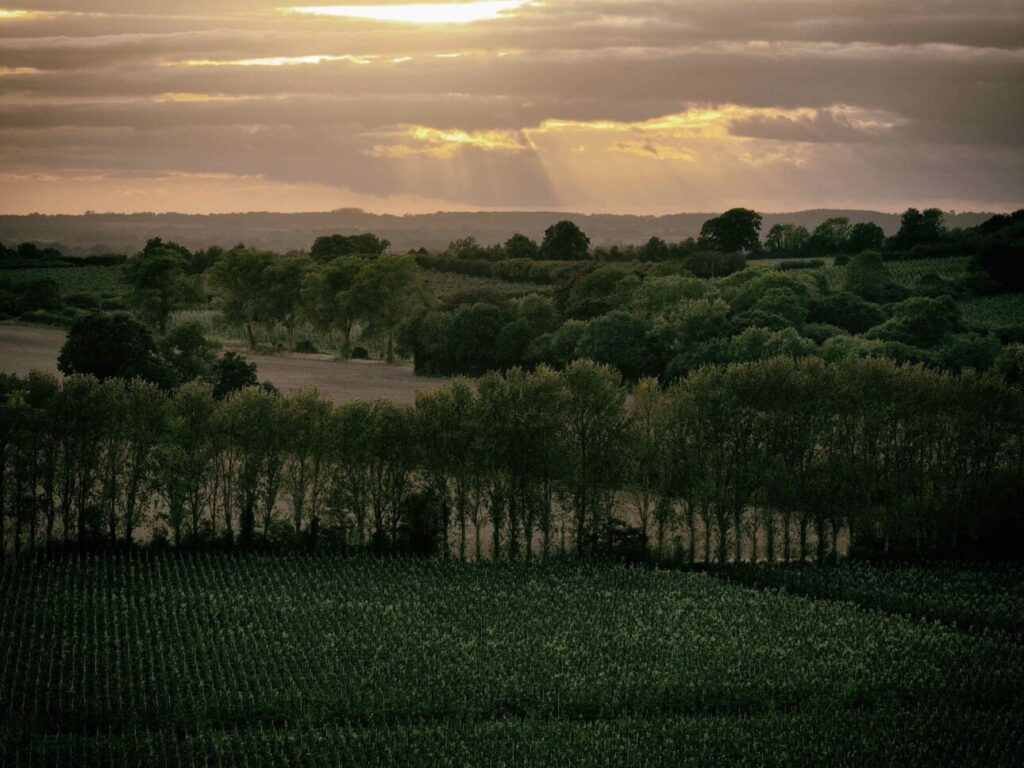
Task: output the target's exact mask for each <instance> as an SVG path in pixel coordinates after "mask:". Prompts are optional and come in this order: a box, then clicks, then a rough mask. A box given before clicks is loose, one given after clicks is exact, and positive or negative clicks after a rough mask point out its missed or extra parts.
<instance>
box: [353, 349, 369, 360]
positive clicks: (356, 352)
mask: <svg viewBox="0 0 1024 768" xmlns="http://www.w3.org/2000/svg"><path fill="white" fill-rule="evenodd" d="M349 358H350V359H352V360H369V359H370V353H369V351H368V350H367V349H366V347H360V346H355V347H353V348H352V354H351V355H349Z"/></svg>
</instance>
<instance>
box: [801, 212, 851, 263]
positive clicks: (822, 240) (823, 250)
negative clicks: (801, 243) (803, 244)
mask: <svg viewBox="0 0 1024 768" xmlns="http://www.w3.org/2000/svg"><path fill="white" fill-rule="evenodd" d="M850 232H851V227H850V220H849V219H848V218H846V217H845V216H835V217H833V218H830V219H825V221H823V222H821V224H819V225H818V226H816V227H815V228H814V233H813V234H812V235H811V237H810V239H809V240H808V241H807V249H808V250H810V251H812V252H813V253H815V254H819V255H820V254H829V253H842V252H843V251H846V250H848V249H847V242H848V240H849V238H850Z"/></svg>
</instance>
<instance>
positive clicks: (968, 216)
mask: <svg viewBox="0 0 1024 768" xmlns="http://www.w3.org/2000/svg"><path fill="white" fill-rule="evenodd" d="M714 215H716V214H714V213H676V214H669V215H666V216H632V215H611V214H576V213H558V212H493V213H457V212H456V213H430V214H415V215H407V216H392V215H386V214H374V213H366V212H364V211H361V210H357V209H343V210H337V211H330V212H325V213H237V214H235V213H232V214H210V215H195V214H181V213H134V214H116V213H99V214H86V215H83V216H64V215H57V216H45V215H41V214H32V215H29V216H0V242H3V243H4V244H6V245H10V244H12V243H20V242H26V241H34V242H39V243H45V244H56V245H57V246H58V247H60V248H61V250H62V251H64V252H65V253H69V254H77V255H88V254H93V253H104V252H117V253H133V252H135V251H138V250H139V249H140V248H141V247H142V246H143V245H144V244H145V242H146V240H148V239H149V238H151V237H162V238H163V239H164V240H174V241H176V242H178V243H181V244H182V245H185V246H187V247H188V248H191V249H196V248H205V247H208V246H211V245H220V246H223V247H225V248H229V247H231V246H234V245H237V244H238V243H245V244H247V245H254V246H259V247H261V248H269V249H272V250H276V251H291V250H307V249H308V248H309V247H310V245H312V243H313V240H314V239H316V238H317V237H318V236H320V235H328V234H334V233H340V234H354V233H358V232H374V233H375V234H377V235H379V236H381V237H385V238H387V239H388V240H390V241H391V243H392V250H394V251H407V250H409V249H412V248H419V247H420V246H424V247H426V248H428V249H431V250H434V249H442V248H444V247H446V246H447V245H448V243H450V242H451V241H452V240H456V239H458V238H461V237H467V236H470V235H471V236H473V237H475V238H476V239H477V240H479V241H480V242H481V243H483V244H485V245H487V244H491V243H497V242H502V241H504V240H506V239H508V237H509V236H511V235H512V234H513V233H515V232H522V233H524V234H526V235H529V236H530V237H533V238H535V239H538V240H539V239H540V238H541V237H542V236H543V233H544V230H545V229H546V228H547V227H548V226H549V225H550V224H552V223H554V222H556V221H558V220H560V219H571V220H572V221H575V222H576V223H577V224H579V226H580V227H582V228H583V230H584V231H585V232H586V233H587V234H588V235H589V236H590V239H591V241H592V242H593V244H594V245H606V246H610V245H614V244H620V245H627V244H639V243H643V242H645V241H647V240H648V239H649V238H650V237H651V236H652V235H657V236H658V237H660V238H662V239H664V240H667V241H678V240H684V239H686V238H687V237H695V236H696V235H697V234H698V233H699V232H700V228H701V225H702V224H703V223H704V222H705V221H706V220H707V219H709V218H711V217H712V216H714ZM991 215H992V214H990V213H957V214H952V213H947V214H946V222H947V224H948V225H949V226H950V227H970V226H974V225H976V224H979V223H980V222H982V221H984V220H985V219H987V218H989V217H990V216H991ZM833 216H845V217H847V218H849V219H850V221H852V222H854V223H856V222H861V221H873V222H875V223H876V224H878V225H879V226H880V227H882V229H884V230H885V232H886V233H887V234H892V233H893V232H895V231H896V230H897V229H898V227H899V214H893V213H880V212H878V211H846V210H830V209H820V210H812V211H797V212H794V213H768V214H764V229H763V232H767V231H768V229H769V228H770V227H771V226H772V225H773V224H778V223H792V224H802V225H804V226H805V227H808V228H809V229H813V228H814V227H815V226H817V225H818V224H819V223H821V222H822V221H824V220H825V219H827V218H830V217H833Z"/></svg>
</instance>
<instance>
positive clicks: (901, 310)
mask: <svg viewBox="0 0 1024 768" xmlns="http://www.w3.org/2000/svg"><path fill="white" fill-rule="evenodd" d="M960 327H961V320H960V310H959V309H958V308H957V306H956V303H955V302H954V301H953V300H952V299H951V298H949V297H948V296H944V297H942V298H940V299H929V298H927V297H924V296H914V297H912V298H909V299H907V300H906V301H901V302H900V303H899V304H896V305H895V306H894V307H893V316H892V317H891V318H890V319H888V320H886V321H885V322H884V323H882V324H881V325H879V326H877V327H875V328H873V329H871V330H870V331H869V332H868V333H867V334H866V338H868V339H881V340H883V341H898V342H901V343H903V344H909V345H911V346H915V347H921V348H923V349H930V348H931V347H934V346H936V345H938V344H939V343H940V342H941V341H942V340H943V339H944V338H945V337H946V334H949V333H954V332H955V331H957V330H959V328H960Z"/></svg>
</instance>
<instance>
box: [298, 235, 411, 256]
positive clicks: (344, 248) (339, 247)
mask: <svg viewBox="0 0 1024 768" xmlns="http://www.w3.org/2000/svg"><path fill="white" fill-rule="evenodd" d="M390 247H391V243H389V242H388V241H387V240H383V239H381V238H379V237H377V236H376V235H374V234H372V233H369V232H367V233H366V234H362V235H325V236H323V237H318V238H317V239H316V241H315V242H314V243H313V247H312V248H311V249H310V251H309V255H310V257H311V258H312V259H313V261H321V262H323V261H332V260H333V259H336V258H338V257H339V256H381V255H383V254H384V253H385V252H386V251H387V249H388V248H390Z"/></svg>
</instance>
